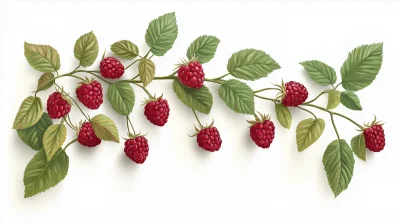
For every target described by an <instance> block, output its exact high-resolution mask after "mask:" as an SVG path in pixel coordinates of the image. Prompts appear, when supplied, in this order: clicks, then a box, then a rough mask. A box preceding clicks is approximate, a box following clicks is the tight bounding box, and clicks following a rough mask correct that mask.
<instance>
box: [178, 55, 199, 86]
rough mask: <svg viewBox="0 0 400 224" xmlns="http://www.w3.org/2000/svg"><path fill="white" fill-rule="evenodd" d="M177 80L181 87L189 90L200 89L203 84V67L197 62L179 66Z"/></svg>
mask: <svg viewBox="0 0 400 224" xmlns="http://www.w3.org/2000/svg"><path fill="white" fill-rule="evenodd" d="M178 78H179V80H180V81H181V83H182V84H183V85H186V86H187V87H189V88H195V89H200V88H201V87H202V86H203V83H204V72H203V67H202V66H201V64H200V63H199V62H198V61H192V62H189V64H187V65H181V66H180V67H179V70H178Z"/></svg>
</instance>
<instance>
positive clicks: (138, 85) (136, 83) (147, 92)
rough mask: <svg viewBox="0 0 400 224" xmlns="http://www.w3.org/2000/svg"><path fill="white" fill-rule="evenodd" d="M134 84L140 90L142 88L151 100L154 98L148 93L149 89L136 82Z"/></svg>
mask: <svg viewBox="0 0 400 224" xmlns="http://www.w3.org/2000/svg"><path fill="white" fill-rule="evenodd" d="M132 83H133V84H135V85H137V86H139V87H140V88H142V89H143V90H144V92H145V93H146V94H147V96H149V97H150V98H153V96H152V95H151V94H150V93H149V91H147V89H146V88H145V87H143V86H141V85H139V84H137V83H135V82H132Z"/></svg>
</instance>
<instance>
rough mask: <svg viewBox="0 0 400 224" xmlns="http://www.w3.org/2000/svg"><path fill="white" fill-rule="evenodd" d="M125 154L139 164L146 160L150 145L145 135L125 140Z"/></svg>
mask: <svg viewBox="0 0 400 224" xmlns="http://www.w3.org/2000/svg"><path fill="white" fill-rule="evenodd" d="M124 151H125V154H126V156H127V157H129V159H131V160H132V161H133V162H135V163H137V164H142V163H144V161H146V158H147V156H148V155H149V145H148V143H147V139H146V138H145V137H144V136H138V137H135V138H133V139H128V140H126V141H125V148H124Z"/></svg>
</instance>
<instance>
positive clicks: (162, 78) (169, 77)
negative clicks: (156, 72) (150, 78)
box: [154, 76, 175, 80]
mask: <svg viewBox="0 0 400 224" xmlns="http://www.w3.org/2000/svg"><path fill="white" fill-rule="evenodd" d="M154 79H158V80H165V79H175V77H174V76H159V77H154Z"/></svg>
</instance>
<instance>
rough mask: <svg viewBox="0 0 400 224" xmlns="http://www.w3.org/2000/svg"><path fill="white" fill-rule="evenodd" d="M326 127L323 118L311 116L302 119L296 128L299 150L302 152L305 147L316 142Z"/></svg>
mask: <svg viewBox="0 0 400 224" xmlns="http://www.w3.org/2000/svg"><path fill="white" fill-rule="evenodd" d="M324 129H325V121H324V120H322V119H321V118H318V119H314V118H309V119H306V120H302V121H301V122H300V123H299V124H298V125H297V129H296V142H297V149H298V151H299V152H302V151H303V150H304V149H306V148H308V147H309V146H310V145H312V144H314V143H315V142H316V141H317V140H318V139H319V137H321V135H322V133H323V132H324Z"/></svg>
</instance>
